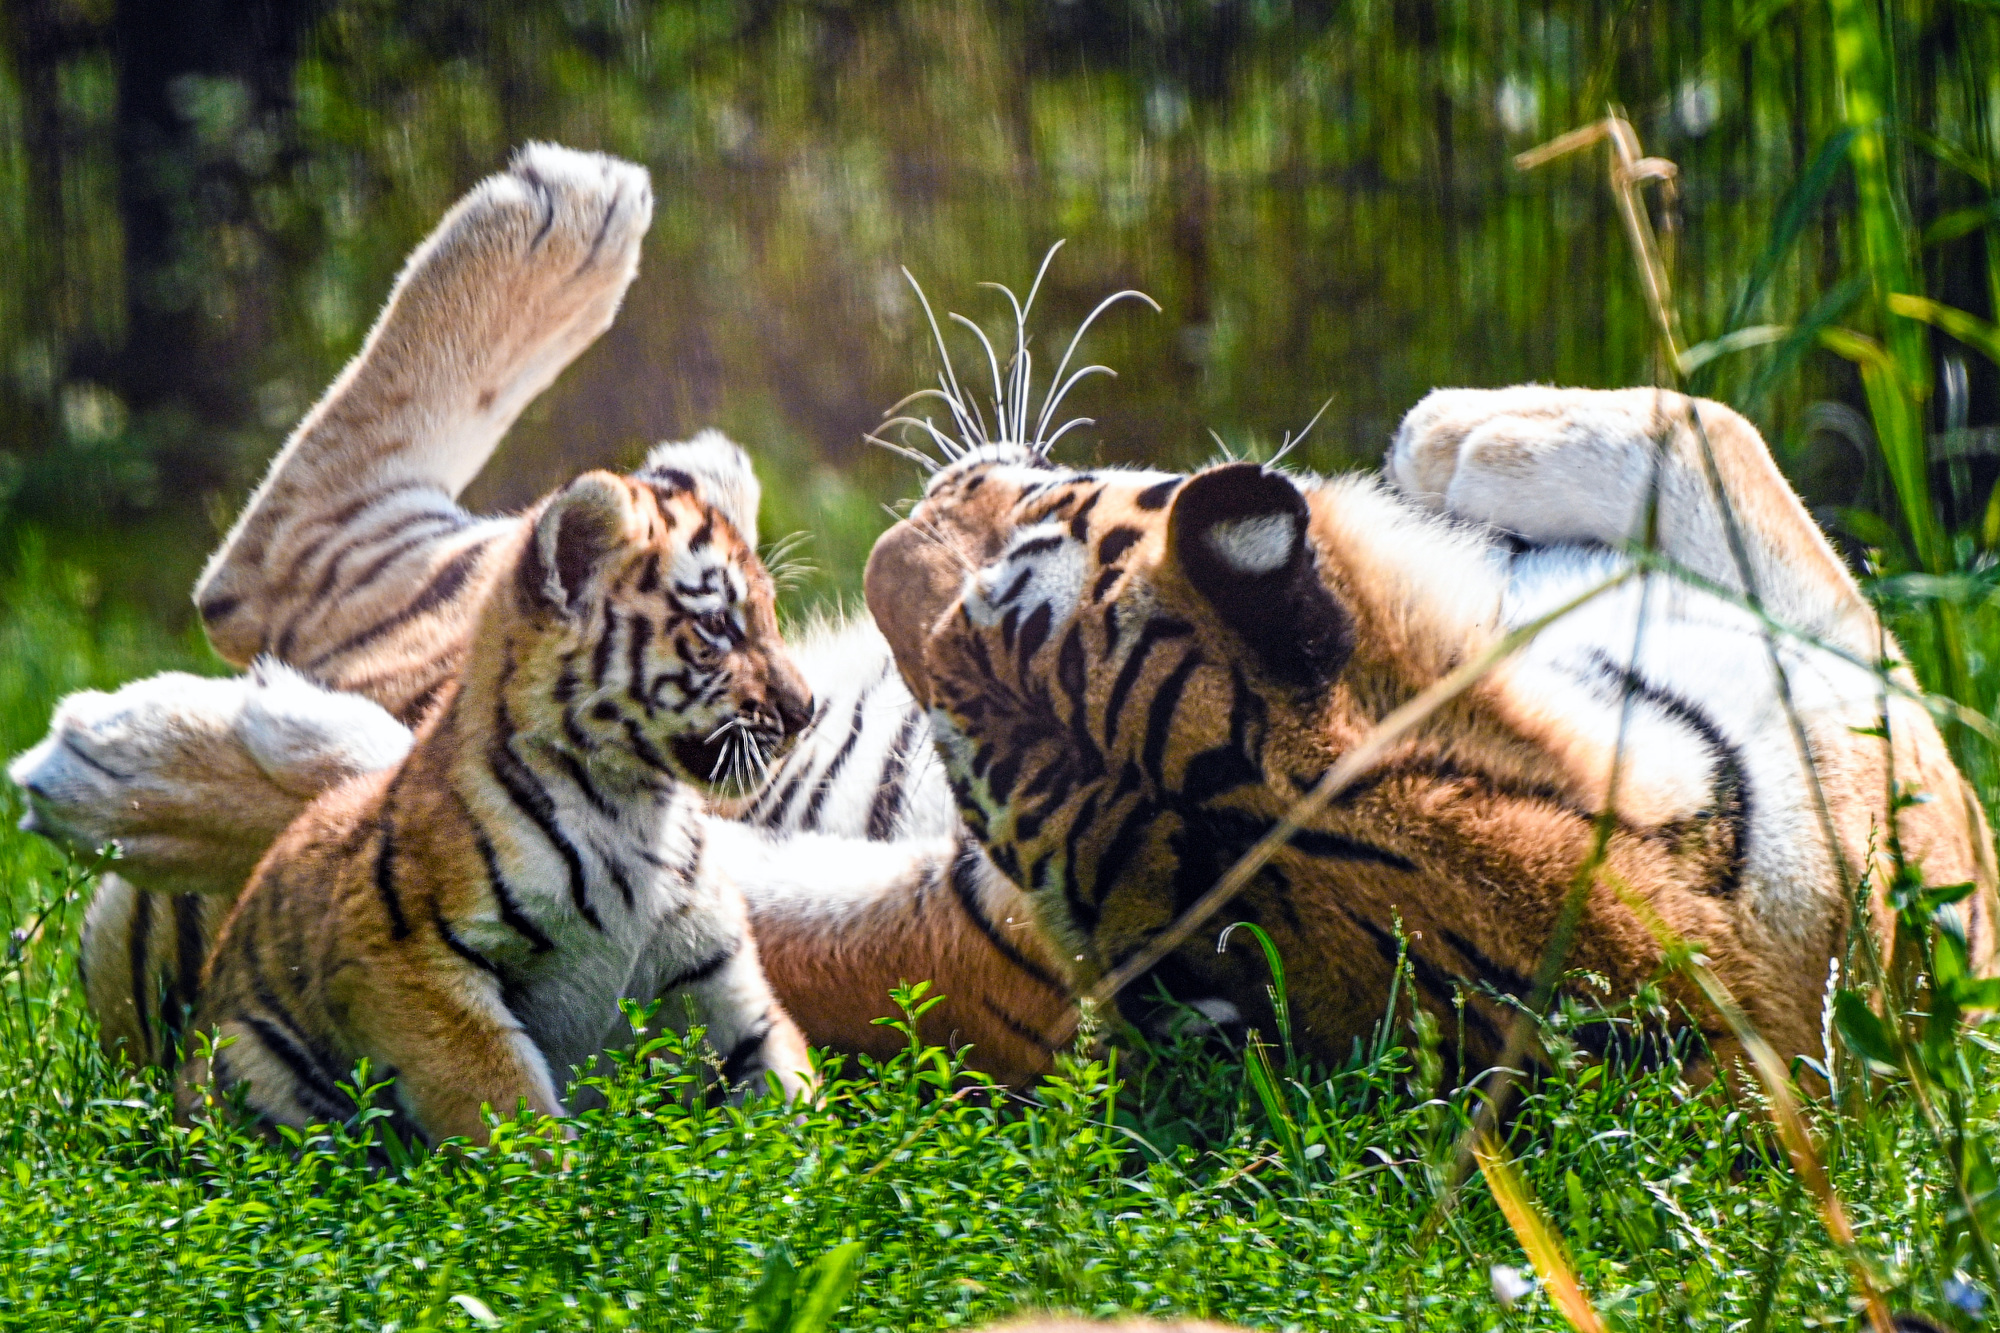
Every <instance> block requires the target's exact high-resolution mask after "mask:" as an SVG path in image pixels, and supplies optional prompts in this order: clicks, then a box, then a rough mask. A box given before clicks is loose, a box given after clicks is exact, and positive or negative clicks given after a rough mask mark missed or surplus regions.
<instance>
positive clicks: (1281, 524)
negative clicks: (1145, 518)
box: [1167, 463, 1354, 688]
mask: <svg viewBox="0 0 2000 1333" xmlns="http://www.w3.org/2000/svg"><path fill="white" fill-rule="evenodd" d="M1309 517H1310V515H1309V513H1308V511H1307V509H1306V500H1305V497H1304V496H1303V495H1301V494H1299V489H1298V487H1296V486H1294V485H1293V484H1292V483H1291V482H1290V481H1289V480H1288V479H1286V478H1285V477H1284V476H1283V475H1281V474H1279V473H1276V472H1267V471H1265V470H1264V468H1262V467H1261V466H1259V465H1258V464H1256V463H1230V464H1227V465H1225V466H1223V467H1216V468H1210V469H1208V470H1207V471H1206V472H1200V473H1197V474H1195V475H1194V476H1193V477H1191V478H1189V479H1188V480H1187V482H1186V483H1185V484H1184V485H1182V486H1181V488H1180V490H1179V491H1178V492H1176V494H1175V495H1174V501H1173V509H1172V511H1171V512H1170V513H1169V514H1168V516H1167V542H1168V549H1169V550H1170V551H1171V552H1172V555H1173V559H1174V561H1175V563H1176V564H1178V565H1179V567H1180V571H1181V574H1182V576H1183V577H1185V578H1186V579H1187V581H1188V583H1189V584H1191V585H1192V586H1193V588H1194V590H1195V591H1196V592H1197V593H1199V594H1201V596H1202V597H1203V598H1205V599H1206V600H1207V601H1208V603H1209V605H1210V606H1211V607H1213V608H1214V610H1215V614H1216V615H1217V616H1218V617H1219V618H1220V619H1221V620H1222V622H1223V623H1224V624H1225V625H1227V626H1229V628H1230V629H1232V630H1234V631H1235V632H1236V633H1237V634H1238V635H1239V636H1241V638H1242V639H1243V642H1244V644H1245V646H1247V647H1248V648H1249V649H1250V650H1251V652H1253V653H1254V654H1256V656H1257V658H1258V660H1259V661H1260V662H1261V663H1262V665H1263V668H1264V672H1265V674H1266V675H1268V676H1270V677H1272V678H1273V679H1275V680H1277V681H1278V682H1280V683H1281V684H1285V685H1291V686H1296V687H1300V688H1310V687H1312V686H1315V685H1320V684H1323V683H1325V682H1326V681H1328V680H1331V679H1332V678H1333V677H1335V676H1336V675H1338V674H1340V669H1341V667H1343V666H1345V665H1346V663H1347V659H1348V657H1349V655H1350V654H1352V653H1353V651H1354V622H1353V619H1352V617H1350V616H1349V615H1348V614H1347V610H1346V608H1345V607H1343V606H1341V604H1340V603H1339V602H1338V601H1337V600H1336V599H1335V598H1334V596H1333V594H1332V593H1330V592H1328V591H1327V589H1326V585H1325V584H1323V583H1321V582H1320V577H1319V566H1318V563H1317V561H1316V560H1315V559H1314V556H1313V547H1312V543H1311V542H1310V541H1308V540H1307V537H1306V523H1307V520H1308V518H1309Z"/></svg>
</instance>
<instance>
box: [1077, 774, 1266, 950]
mask: <svg viewBox="0 0 2000 1333" xmlns="http://www.w3.org/2000/svg"><path fill="white" fill-rule="evenodd" d="M1160 817H1161V811H1160V809H1159V807H1158V806H1155V805H1152V804H1149V803H1148V802H1146V801H1137V802H1135V803H1134V804H1133V806H1132V808H1131V809H1130V810H1128V811H1126V812H1125V818H1124V819H1123V820H1121V821H1119V824H1118V829H1117V831H1116V832H1114V833H1113V834H1112V835H1111V837H1110V839H1109V840H1107V841H1106V842H1105V844H1104V851H1103V853H1102V854H1101V855H1100V856H1099V857H1098V858H1097V866H1096V869H1095V871H1094V873H1093V874H1092V875H1091V884H1092V887H1093V888H1095V889H1096V892H1095V893H1093V894H1091V895H1090V898H1089V900H1087V901H1086V900H1085V899H1084V897H1083V896H1082V886H1081V885H1080V884H1079V883H1078V882H1077V881H1078V870H1077V866H1076V863H1075V861H1074V860H1072V861H1071V863H1070V867H1069V881H1068V887H1069V889H1070V893H1069V895H1068V896H1069V902H1070V910H1071V912H1072V913H1077V912H1081V915H1080V916H1079V920H1080V921H1086V922H1088V924H1089V925H1090V926H1092V927H1095V926H1096V924H1097V915H1098V914H1097V908H1098V906H1099V905H1100V904H1102V903H1103V902H1104V899H1105V897H1106V895H1108V894H1110V893H1111V891H1112V890H1114V889H1116V888H1117V887H1118V881H1119V880H1120V879H1122V878H1124V875H1125V868H1126V867H1127V866H1128V865H1129V864H1131V862H1132V859H1133V858H1134V857H1136V856H1137V855H1138V854H1139V849H1140V847H1141V846H1142V845H1143V844H1144V842H1145V838H1146V834H1147V833H1148V832H1149V831H1150V830H1151V829H1152V827H1153V825H1154V823H1155V822H1156V821H1158V820H1159V818H1160ZM1232 859H1233V858H1232Z"/></svg>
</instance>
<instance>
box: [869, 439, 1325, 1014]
mask: <svg viewBox="0 0 2000 1333" xmlns="http://www.w3.org/2000/svg"><path fill="white" fill-rule="evenodd" d="M1311 524H1312V514H1311V512H1310V509H1309V506H1308V503H1307V497H1306V495H1305V494H1303V493H1302V492H1301V490H1300V489H1299V486H1298V484H1297V483H1295V482H1294V481H1293V480H1292V479H1291V478H1289V477H1288V476H1286V475H1284V474H1282V473H1278V472H1275V471H1271V470H1267V469H1265V468H1262V467H1260V466H1258V465H1256V464H1253V463H1234V464H1229V465H1226V466H1221V467H1214V468H1210V469H1208V470H1207V471H1204V472H1201V473H1198V474H1196V475H1194V476H1192V477H1184V476H1175V475H1170V474H1164V473H1157V472H1127V471H1097V472H1073V471H1068V470H1065V469H1062V468H1059V467H1056V466H1054V465H1052V464H1050V463H1048V462H1047V461H1046V460H1045V459H1043V458H1041V457H1039V456H1037V455H1036V454H1034V453H1033V452H1031V451H1028V450H1022V449H1016V448H1013V447H1011V446H1004V445H1003V446H994V447H987V448H983V449H980V450H978V451H975V452H974V453H973V454H972V455H970V456H968V457H966V458H964V459H962V460H960V461H958V462H956V463H954V464H953V465H952V466H950V467H948V468H945V469H943V470H941V471H940V472H938V473H937V474H936V475H935V476H934V478H933V479H932V481H931V483H930V485H929V487H928V488H927V490H926V493H925V497H924V499H923V501H922V503H921V504H920V505H919V506H918V507H917V508H916V509H915V510H914V511H913V512H912V514H911V515H910V517H909V519H908V520H907V521H905V522H904V523H902V524H900V525H898V526H897V527H896V528H895V529H893V530H891V531H890V532H889V533H888V534H887V535H885V536H884V537H883V538H882V540H881V541H880V542H879V543H878V544H877V546H876V548H875V552H874V554H873V556H872V557H871V559H870V561H869V566H868V575H867V594H868V603H869V609H870V610H871V611H872V612H873V613H874V615H875V618H876V621H877V623H878V624H880V625H881V626H882V628H883V630H884V632H885V633H886V634H887V636H888V638H889V642H890V644H891V646H892V648H893V649H894V651H895V654H896V660H897V663H898V666H899V668H900V669H901V671H902V673H903V675H904V677H905V679H906V680H907V681H908V683H909V685H910V687H911V689H912V690H913V691H914V692H915V693H916V695H917V697H918V698H919V699H920V700H922V701H923V702H924V703H925V704H926V705H927V706H928V707H929V709H930V713H931V718H932V722H933V726H934V728H935V731H936V734H937V736H938V738H939V740H940V742H941V750H942V752H943V754H944V757H945V762H946V767H947V769H948V771H949V773H950V776H951V779H952V782H953V786H954V789H955V791H956V793H957V797H958V803H959V805H960V808H961V810H962V812H963V813H964V815H965V818H966V820H967V821H968V823H969V824H970V825H971V826H972V828H973V830H974V831H975V833H977V834H978V836H979V837H980V838H981V840H982V841H983V842H984V843H985V845H986V846H987V848H988V849H989V850H990V852H991V853H992V855H993V857H994V859H995V861H996V863H997V864H998V865H999V866H1000V867H1001V868H1002V869H1003V870H1004V871H1006V872H1007V873H1008V874H1009V875H1010V876H1012V877H1013V878H1014V879H1015V881H1016V882H1017V883H1019V884H1020V885H1021V886H1022V887H1023V888H1025V889H1027V890H1028V891H1029V892H1030V893H1031V894H1033V895H1035V897H1036V899H1037V902H1038V905H1039V907H1040V910H1041V913H1042V916H1043V918H1044V921H1045V923H1047V924H1048V925H1050V926H1051V927H1052V928H1053V929H1054V930H1055V931H1056V932H1057V934H1058V936H1059V938H1060V939H1061V941H1062V943H1063V944H1065V945H1066V946H1067V947H1068V949H1069V951H1070V953H1071V955H1072V956H1073V957H1076V958H1077V959H1078V960H1079V961H1080V962H1081V964H1082V966H1081V967H1080V969H1079V971H1080V972H1082V973H1083V974H1084V975H1085V976H1086V977H1087V976H1088V975H1090V974H1093V973H1096V972H1098V971H1101V970H1104V969H1108V968H1110V967H1114V966H1116V965H1117V964H1118V963H1119V962H1120V961H1122V959H1123V957H1124V956H1126V955H1128V954H1129V953H1131V952H1132V951H1133V950H1135V949H1136V948H1138V947H1140V946H1141V945H1142V944H1143V943H1144V942H1145V940H1146V938H1147V937H1148V936H1149V935H1150V934H1152V933H1153V932H1155V931H1157V930H1158V929H1160V928H1161V927H1163V926H1164V925H1166V924H1167V922H1168V921H1170V920H1171V919H1172V918H1173V916H1174V915H1175V914H1176V913H1177V911H1178V910H1179V909H1180V908H1182V907H1185V906H1186V905H1187V904H1188V903H1189V902H1191V901H1193V899H1195V898H1197V897H1199V896H1200V895H1201V894H1202V893H1203V892H1205V891H1206V890H1207V889H1208V888H1209V887H1210V886H1211V885H1213V884H1214V882H1215V880H1216V878H1217V877H1218V876H1219V875H1220V873H1221V872H1222V871H1223V870H1224V869H1226V868H1227V867H1228V865H1229V864H1230V863H1231V861H1232V860H1233V859H1234V858H1235V857H1236V856H1237V855H1239V854H1240V853H1241V852H1242V851H1243V850H1244V849H1246V848H1247V847H1248V846H1249V845H1250V844H1251V843H1252V842H1254V841H1255V840H1256V838H1257V837H1258V836H1260V835H1261V834H1262V833H1263V832H1264V831H1265V830H1266V829H1268V828H1269V826H1270V824H1271V822H1272V821H1273V820H1274V819H1276V818H1277V817H1278V816H1279V815H1280V814H1282V812H1283V809H1284V806H1285V804H1286V803H1287V802H1288V801H1290V800H1295V799H1296V797H1297V793H1298V790H1299V788H1298V786H1297V785H1296V783H1295V782H1294V781H1293V779H1294V777H1295V776H1296V778H1297V779H1298V780H1299V781H1303V782H1307V783H1309V782H1310V781H1311V780H1312V779H1313V777H1314V776H1316V775H1317V773H1318V772H1320V771H1321V770H1322V769H1323V768H1324V767H1325V766H1326V764H1327V762H1329V760H1328V754H1329V749H1328V742H1329V741H1330V740H1333V739H1334V735H1337V733H1338V728H1336V729H1335V733H1334V735H1329V732H1328V729H1327V725H1326V724H1327V722H1328V721H1329V707H1330V705H1329V694H1330V690H1329V687H1330V686H1332V685H1333V684H1334V682H1336V681H1337V680H1339V679H1340V677H1341V676H1342V673H1343V668H1344V667H1345V666H1346V665H1347V663H1348V661H1349V659H1350V657H1351V656H1352V655H1353V652H1354V648H1355V634H1356V628H1355V621H1354V618H1353V616H1352V615H1351V614H1350V612H1349V610H1348V609H1347V607H1346V605H1345V604H1344V603H1343V600H1342V599H1341V597H1340V596H1339V595H1337V593H1336V591H1335V590H1334V589H1333V588H1332V587H1331V586H1329V581H1328V579H1327V578H1326V577H1324V576H1323V574H1322V571H1321V567H1320V560H1319V556H1318V553H1317V551H1316V549H1315V546H1314V542H1313V541H1312V539H1311V537H1310V535H1309V529H1310V527H1311ZM1280 873H1282V871H1281V872H1280ZM1210 952H1212V949H1211V950H1210ZM1204 970H1206V969H1204ZM1182 971H1185V969H1182ZM1163 973H1164V975H1163V980H1166V981H1167V982H1168V984H1169V986H1170V988H1172V989H1175V990H1176V991H1180V990H1181V989H1183V987H1181V986H1178V985H1175V984H1174V983H1175V981H1176V980H1177V979H1178V980H1180V981H1183V982H1187V983H1191V984H1192V985H1193V986H1194V987H1195V988H1196V989H1198V990H1205V991H1209V992H1211V993H1214V992H1215V991H1217V990H1218V985H1217V982H1218V978H1215V977H1204V978H1201V979H1199V980H1196V979H1194V978H1187V977H1180V978H1176V977H1175V976H1174V975H1173V973H1174V968H1173V967H1172V966H1171V965H1170V966H1169V967H1168V968H1166V969H1163ZM1219 989H1221V990H1222V991H1225V992H1227V991H1233V990H1234V989H1235V987H1232V986H1227V985H1223V986H1221V987H1220V988H1219ZM1252 989H1253V990H1254V989H1255V988H1254V987H1253V988H1252ZM1184 998H1189V999H1196V998H1200V997H1199V996H1197V995H1186V996H1184Z"/></svg>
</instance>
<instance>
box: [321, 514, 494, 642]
mask: <svg viewBox="0 0 2000 1333" xmlns="http://www.w3.org/2000/svg"><path fill="white" fill-rule="evenodd" d="M492 541H493V538H492V537H482V538H480V539H479V540H478V541H476V542H473V543H472V544H471V545H469V546H467V547H466V548H465V549H464V550H463V551H460V552H459V553H458V554H457V555H455V556H453V557H452V558H451V559H450V560H449V561H447V562H446V563H445V565H444V567H443V568H442V569H440V570H438V572H437V573H436V574H434V575H432V576H431V580H430V582H428V583H426V584H425V585H424V587H423V590H422V591H420V592H419V593H418V594H417V595H416V596H415V597H413V598H411V599H410V601H409V602H407V603H406V604H405V605H404V607H403V609H402V610H400V611H398V612H396V613H395V614H394V615H392V616H389V617H388V618H386V619H384V620H378V621H376V622H375V623H374V624H372V625H370V626H369V627H368V628H367V629H364V630H360V631H357V632H356V633H354V634H350V635H349V636H348V637H347V638H345V639H343V640H341V641H340V642H339V643H338V644H336V645H335V646H334V647H332V648H330V649H328V650H327V651H326V652H323V653H321V654H320V655H319V656H318V657H315V658H314V659H313V660H312V661H311V662H310V663H309V664H308V665H307V670H308V671H315V670H317V669H319V668H320V667H322V666H325V665H326V664H327V663H328V662H331V661H332V660H333V659H334V658H336V657H340V656H343V655H344V654H347V653H351V652H353V651H354V650H355V649H357V648H365V647H367V646H368V645H369V644H371V643H373V642H375V640H377V639H379V638H382V637H383V636H385V635H387V634H389V633H390V632H392V631H394V630H396V629H399V628H401V627H402V626H404V625H406V624H408V623H409V622H410V621H412V620H415V619H416V618H417V617H418V616H421V615H423V614H424V613H425V612H427V611H434V610H436V609H437V608H438V607H440V606H443V605H444V604H445V603H447V602H449V601H450V600H451V599H452V598H453V597H455V596H457V595H458V591H459V589H461V588H463V587H464V586H465V582H466V580H467V579H469V578H471V577H472V571H473V567H474V566H475V565H477V564H478V562H479V558H480V557H481V556H483V555H485V554H486V548H487V546H488V545H490V544H491V543H492Z"/></svg>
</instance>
